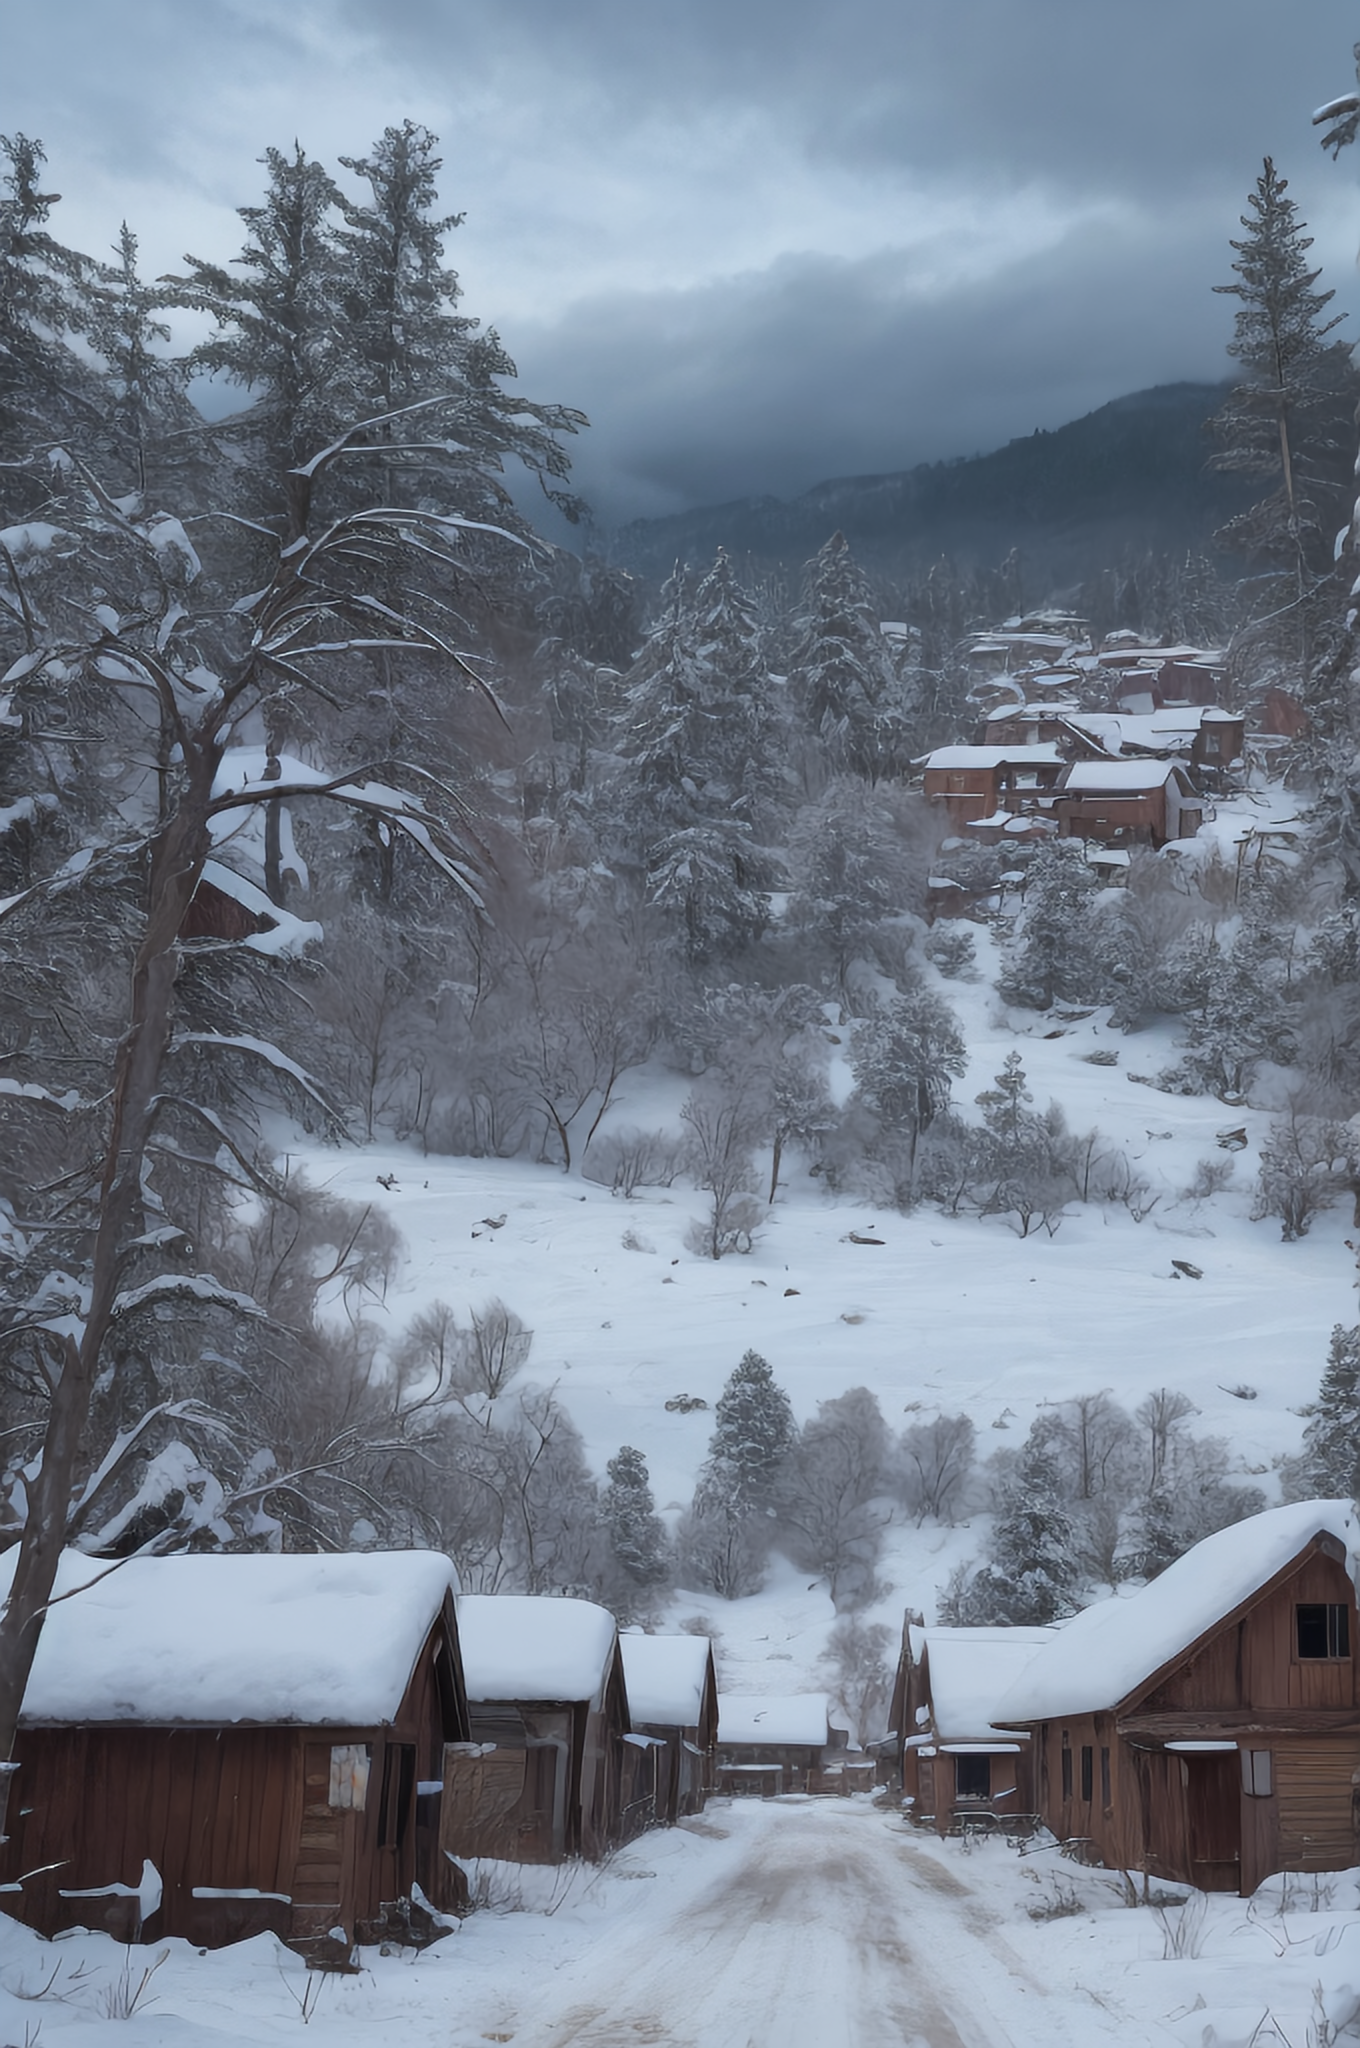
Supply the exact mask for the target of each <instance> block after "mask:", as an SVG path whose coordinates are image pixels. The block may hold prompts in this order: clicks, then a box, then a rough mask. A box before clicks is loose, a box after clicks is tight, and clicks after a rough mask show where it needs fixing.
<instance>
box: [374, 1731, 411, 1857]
mask: <svg viewBox="0 0 1360 2048" xmlns="http://www.w3.org/2000/svg"><path fill="white" fill-rule="evenodd" d="M415 1789H416V1746H415V1744H414V1743H413V1742H389V1743H388V1745H387V1747H386V1749H385V1750H384V1751H383V1771H382V1806H381V1808H380V1809H379V1813H378V1847H379V1848H380V1849H385V1848H389V1847H390V1848H396V1849H400V1848H401V1846H402V1844H403V1842H404V1841H405V1840H406V1831H407V1829H408V1827H409V1826H410V1822H411V1803H412V1799H413V1797H414V1794H415Z"/></svg>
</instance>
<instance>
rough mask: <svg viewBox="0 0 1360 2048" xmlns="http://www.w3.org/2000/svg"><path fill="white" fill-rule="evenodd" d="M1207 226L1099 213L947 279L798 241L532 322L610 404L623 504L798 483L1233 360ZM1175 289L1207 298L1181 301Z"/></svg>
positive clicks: (594, 477)
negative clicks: (738, 274)
mask: <svg viewBox="0 0 1360 2048" xmlns="http://www.w3.org/2000/svg"><path fill="white" fill-rule="evenodd" d="M1201 240H1202V237H1196V236H1191V237H1188V238H1187V239H1186V240H1184V241H1182V242H1179V243H1173V244H1170V245H1168V243H1167V241H1166V240H1165V238H1162V237H1154V235H1153V232H1152V231H1151V229H1150V228H1149V227H1148V226H1147V225H1146V224H1143V225H1137V224H1135V225H1131V226H1129V227H1127V228H1125V229H1124V230H1123V231H1122V232H1116V231H1112V230H1111V228H1110V227H1109V226H1108V225H1107V224H1092V225H1088V226H1085V227H1081V228H1077V229H1074V230H1072V231H1071V232H1070V233H1069V234H1067V235H1066V236H1064V237H1063V238H1062V240H1061V241H1060V242H1058V243H1057V244H1056V245H1055V246H1053V247H1052V248H1050V249H1047V250H1045V251H1044V252H1042V254H1040V255H1038V256H1033V257H1027V258H1026V259H1024V260H1023V261H1019V262H1015V263H1013V264H1011V265H1009V266H1007V267H1005V268H1004V269H1002V270H1000V271H999V272H997V273H995V274H993V275H989V276H988V277H986V278H982V279H976V280H973V281H971V282H969V283H967V284H964V285H961V286H958V287H956V288H954V289H951V290H949V291H947V292H941V293H938V294H935V293H930V292H928V291H922V290H919V289H915V288H913V284H912V280H911V268H910V264H909V263H908V262H907V261H906V260H904V259H902V258H900V257H890V256H880V257H875V258H871V259H868V260H865V261H862V262H858V263H845V262H839V261H837V260H835V259H831V258H826V257H802V258H794V257H789V258H786V259H784V260H783V261H781V262H780V263H778V264H777V265H775V266H774V267H773V268H772V269H771V270H770V271H769V272H766V273H764V274H762V275H759V276H754V277H743V278H738V279H734V280H729V281H724V282H722V283H720V284H715V285H713V286H711V287H708V288H706V289H704V290H701V291H695V292H688V293H674V294H670V295H666V294H648V295H646V296H643V295H635V296H632V297H614V298H609V299H598V300H594V301H589V302H586V303H583V304H580V305H578V306H576V307H575V308H573V309H572V311H571V313H570V314H569V315H568V316H567V317H566V318H564V319H563V320H562V321H560V322H558V323H556V324H555V325H554V326H553V328H551V329H549V330H541V331H539V332H534V331H532V330H531V331H530V332H529V333H528V334H527V335H525V336H523V337H522V340H521V347H520V351H519V354H520V366H521V370H522V372H523V375H524V378H525V381H526V383H527V384H528V385H529V386H530V387H531V388H535V389H537V388H544V389H549V388H550V389H553V390H563V391H570V392H571V393H572V395H573V398H574V399H575V400H576V401H578V402H579V403H581V404H582V405H583V406H584V407H585V409H586V410H587V411H588V412H589V413H591V416H592V418H593V419H594V420H595V421H596V426H595V428H594V429H593V431H592V433H591V435H590V436H589V437H588V439H587V441H586V442H585V443H584V444H583V446H582V448H581V453H580V457H579V460H578V464H577V468H578V482H579V483H580V486H581V488H582V489H583V491H584V492H585V493H586V495H587V496H591V495H592V494H593V495H595V496H596V497H598V498H599V500H600V502H601V505H602V507H603V508H604V509H606V510H608V511H611V512H614V513H616V514H617V515H619V516H629V515H636V514H650V513H655V512H665V511H672V510H675V509H677V508H678V507H680V506H683V505H685V504H692V503H696V502H701V503H702V502H713V501H717V500H722V499H726V498H730V497H735V496H739V495H744V494H746V493H748V492H750V491H752V490H764V491H771V492H774V493H775V494H783V493H791V492H795V491H797V490H800V489H802V488H804V487H806V486H807V485H808V484H810V483H812V482H814V481H817V480H819V479H822V478H826V477H831V476H836V475H848V474H857V473H864V472H872V471H881V470H888V469H894V468H905V467H909V466H910V465H911V464H913V463H916V462H926V461H937V460H941V459H945V458H948V457H950V456H954V455H961V454H972V453H977V452H980V451H983V450H986V449H988V448H992V447H996V446H998V445H1000V444H1001V443H1002V442H1004V441H1006V440H1008V439H1011V438H1013V437H1015V436H1016V435H1018V434H1023V433H1029V432H1032V431H1033V430H1034V429H1035V428H1037V427H1045V428H1051V427H1055V426H1058V425H1061V424H1062V422H1063V421H1065V420H1068V419H1072V418H1075V417H1077V416H1079V415H1080V414H1081V413H1083V412H1087V411H1090V410H1092V409H1093V408H1094V407H1096V406H1097V405H1100V404H1103V403H1104V402H1105V401H1106V400H1107V399H1108V398H1110V397H1112V396H1114V395H1116V394H1118V393H1120V392H1123V391H1129V390H1134V389H1138V388H1140V387H1141V386H1143V385H1149V384H1155V383H1161V382H1172V381H1175V380H1177V379H1179V378H1183V377H1193V378H1205V379H1212V378H1216V377H1218V376H1220V375H1221V374H1222V373H1223V369H1224V367H1225V364H1224V356H1223V345H1224V341H1225V339H1226V336H1227V333H1228V332H1229V328H1230V315H1229V314H1228V313H1227V312H1225V310H1224V304H1223V301H1222V300H1221V299H1217V298H1215V297H1214V296H1213V295H1212V293H1210V292H1209V291H1207V290H1206V289H1204V280H1203V272H1202V268H1201V264H1202V259H1203V254H1204V252H1203V249H1202V247H1200V246H1199V243H1200V241H1201ZM1168 304H1174V305H1178V306H1180V307H1182V308H1184V309H1186V310H1185V312H1184V313H1183V314H1182V316H1181V317H1178V318H1177V319H1175V320H1168V318H1167V314H1166V308H1167V306H1168Z"/></svg>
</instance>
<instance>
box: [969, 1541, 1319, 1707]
mask: <svg viewBox="0 0 1360 2048" xmlns="http://www.w3.org/2000/svg"><path fill="white" fill-rule="evenodd" d="M1357 1533H1358V1532H1357V1524H1356V1516H1355V1509H1354V1507H1353V1505H1352V1504H1351V1502H1350V1501H1345V1500H1305V1501H1294V1502H1292V1503H1291V1504H1290V1505H1289V1506H1288V1507H1283V1508H1267V1509H1266V1511H1265V1513H1264V1514H1260V1515H1251V1516H1249V1517H1248V1519H1247V1520H1246V1521H1245V1522H1236V1523H1234V1524H1233V1525H1232V1526H1231V1527H1230V1528H1227V1529H1220V1530H1219V1531H1218V1532H1217V1534H1216V1535H1213V1536H1206V1537H1205V1539H1204V1541H1203V1542H1202V1543H1197V1544H1196V1545H1195V1547H1194V1549H1193V1550H1187V1551H1186V1553H1185V1555H1184V1557H1178V1558H1177V1559H1176V1562H1175V1563H1174V1564H1171V1565H1168V1566H1167V1568H1166V1570H1165V1571H1164V1572H1163V1573H1162V1574H1161V1575H1160V1577H1158V1578H1155V1579H1153V1580H1152V1581H1151V1582H1150V1583H1149V1584H1148V1585H1146V1586H1144V1587H1142V1588H1141V1589H1140V1590H1139V1591H1138V1592H1134V1593H1123V1594H1121V1593H1116V1594H1114V1595H1113V1597H1112V1598H1110V1599H1108V1600H1098V1601H1097V1602H1096V1603H1095V1605H1094V1606H1093V1607H1087V1608H1085V1609H1084V1610H1083V1612H1082V1613H1080V1614H1078V1615H1075V1616H1074V1617H1073V1619H1072V1620H1071V1621H1069V1622H1066V1623H1064V1624H1063V1626H1062V1627H1061V1628H1060V1629H1059V1630H1058V1631H1057V1633H1056V1635H1055V1636H1054V1638H1053V1640H1052V1642H1051V1643H1050V1644H1049V1645H1048V1647H1047V1648H1046V1649H1042V1650H1040V1651H1038V1652H1037V1653H1036V1655H1035V1656H1034V1658H1033V1660H1032V1662H1031V1663H1029V1664H1028V1665H1027V1666H1026V1667H1025V1669H1024V1670H1023V1671H1022V1672H1021V1673H1020V1675H1019V1676H1018V1677H1017V1678H1016V1680H1015V1682H1014V1683H1013V1684H1012V1685H1011V1686H1010V1687H1009V1688H1008V1690H1007V1691H1006V1693H1005V1694H1004V1695H1003V1696H1002V1698H1001V1699H999V1700H998V1701H997V1704H996V1718H997V1720H998V1721H999V1723H1000V1724H1001V1725H1002V1726H1003V1727H1004V1726H1008V1725H1014V1724H1017V1723H1018V1724H1022V1725H1023V1724H1024V1723H1027V1722H1030V1721H1048V1720H1051V1719H1053V1718H1054V1717H1055V1716H1057V1715H1060V1714H1093V1713H1099V1712H1100V1711H1101V1710H1102V1709H1103V1708H1107V1707H1114V1706H1117V1705H1119V1703H1120V1702H1121V1701H1123V1700H1126V1699H1127V1698H1128V1697H1129V1695H1130V1694H1132V1693H1136V1692H1138V1691H1140V1690H1142V1689H1144V1688H1145V1687H1146V1686H1147V1684H1148V1683H1149V1681H1150V1680H1151V1679H1153V1678H1155V1677H1156V1675H1157V1673H1158V1672H1160V1671H1161V1670H1162V1669H1163V1667H1164V1666H1166V1665H1168V1664H1171V1663H1174V1662H1175V1661H1176V1659H1177V1658H1178V1657H1180V1656H1182V1655H1183V1654H1184V1653H1185V1651H1186V1650H1188V1649H1189V1648H1190V1646H1191V1644H1192V1643H1196V1642H1198V1641H1199V1639H1200V1637H1201V1636H1204V1635H1207V1634H1208V1633H1209V1631H1210V1630H1212V1629H1213V1628H1214V1627H1215V1626H1216V1625H1217V1624H1218V1623H1220V1622H1223V1621H1226V1620H1227V1618H1228V1616H1229V1615H1231V1614H1233V1613H1235V1612H1236V1610H1237V1609H1238V1608H1239V1607H1241V1606H1243V1605H1245V1604H1246V1603H1247V1602H1248V1601H1250V1600H1251V1599H1252V1597H1253V1596H1254V1595H1255V1594H1257V1593H1259V1592H1260V1591H1261V1590H1262V1588H1263V1587H1265V1586H1267V1585H1269V1584H1270V1582H1271V1580H1272V1579H1275V1578H1277V1577H1278V1576H1279V1575H1280V1574H1281V1573H1282V1572H1284V1571H1286V1570H1287V1569H1288V1567H1289V1566H1290V1565H1291V1564H1292V1563H1293V1562H1294V1561H1295V1559H1298V1558H1301V1557H1302V1556H1303V1554H1304V1552H1305V1551H1306V1550H1307V1549H1308V1548H1309V1546H1310V1545H1311V1543H1312V1542H1313V1539H1314V1537H1316V1536H1331V1537H1333V1538H1335V1539H1336V1540H1337V1541H1338V1542H1340V1543H1341V1544H1342V1545H1344V1547H1345V1550H1346V1555H1347V1560H1348V1564H1349V1565H1350V1566H1351V1568H1352V1569H1353V1568H1354V1555H1355V1550H1356V1545H1357Z"/></svg>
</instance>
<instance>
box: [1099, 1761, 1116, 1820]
mask: <svg viewBox="0 0 1360 2048" xmlns="http://www.w3.org/2000/svg"><path fill="white" fill-rule="evenodd" d="M1100 1803H1101V1805H1102V1806H1103V1807H1104V1808H1105V1809H1106V1811H1107V1812H1108V1810H1109V1809H1110V1807H1112V1806H1113V1805H1114V1795H1113V1793H1112V1792H1111V1790H1110V1752H1109V1750H1108V1749H1106V1748H1102V1749H1101V1752H1100Z"/></svg>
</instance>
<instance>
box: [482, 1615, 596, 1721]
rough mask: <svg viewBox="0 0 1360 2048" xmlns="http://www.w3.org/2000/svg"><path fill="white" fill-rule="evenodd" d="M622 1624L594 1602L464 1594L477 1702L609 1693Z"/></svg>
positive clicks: (591, 1697)
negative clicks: (606, 1689)
mask: <svg viewBox="0 0 1360 2048" xmlns="http://www.w3.org/2000/svg"><path fill="white" fill-rule="evenodd" d="M616 1640H617V1629H616V1626H615V1622H614V1617H613V1615H612V1614H609V1613H607V1612H606V1611H605V1609H604V1608H603V1607H597V1606H596V1605H595V1602H594V1601H593V1600H557V1599H551V1598H547V1597H540V1596H538V1595H536V1594H532V1593H464V1594H463V1596H462V1597H461V1599H460V1600H459V1602H458V1641H459V1644H460V1646H461V1648H462V1652H463V1675H464V1677H465V1678H466V1680H467V1692H468V1698H469V1699H470V1700H589V1701H590V1704H591V1705H592V1706H599V1704H600V1702H601V1700H602V1699H603V1697H604V1688H605V1682H606V1680H607V1678H608V1676H609V1666H610V1661H611V1659H612V1658H613V1655H614V1644H615V1641H616Z"/></svg>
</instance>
